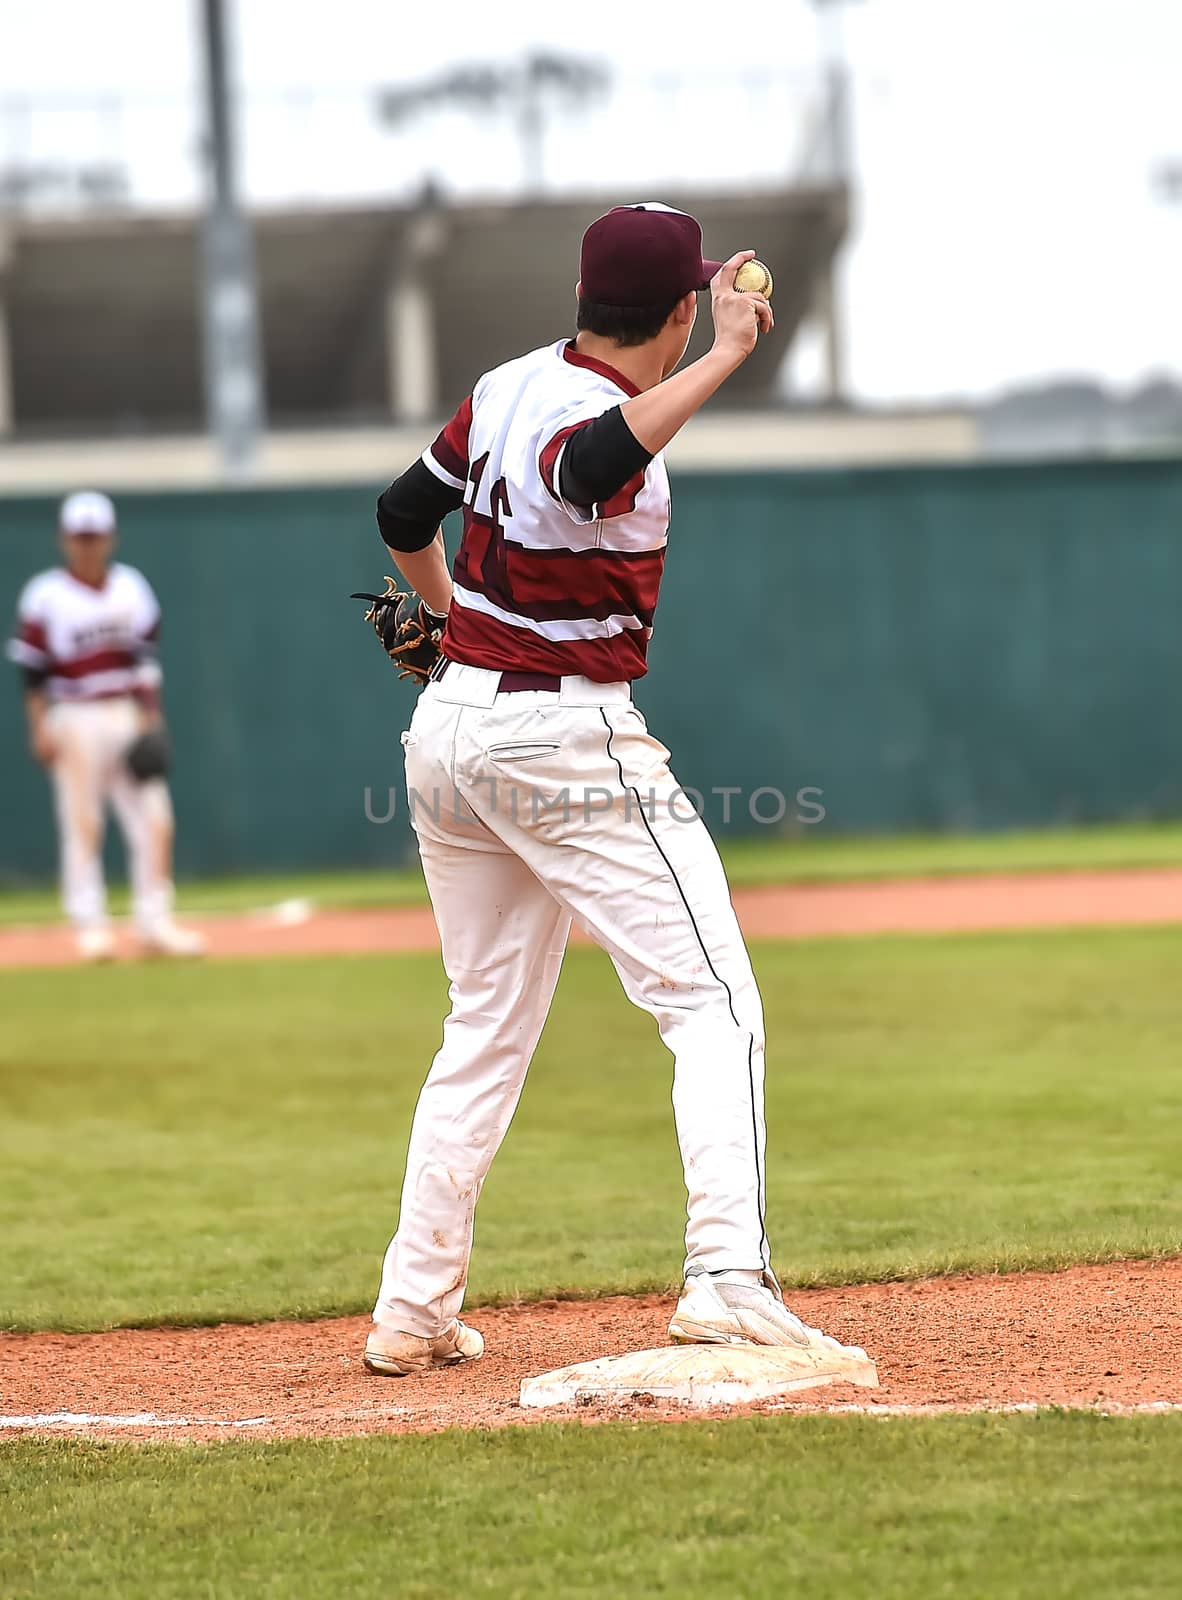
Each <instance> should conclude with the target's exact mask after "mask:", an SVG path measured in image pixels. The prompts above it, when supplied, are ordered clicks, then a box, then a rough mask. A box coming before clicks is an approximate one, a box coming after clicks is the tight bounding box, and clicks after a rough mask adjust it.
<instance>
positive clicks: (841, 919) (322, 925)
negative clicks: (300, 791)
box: [0, 868, 1182, 967]
mask: <svg viewBox="0 0 1182 1600" xmlns="http://www.w3.org/2000/svg"><path fill="white" fill-rule="evenodd" d="M733 898H734V903H735V909H736V911H737V912H738V914H739V921H740V923H741V924H742V927H743V931H744V933H745V934H746V935H747V937H748V938H750V939H809V938H819V937H824V936H827V935H833V934H874V933H956V932H965V931H970V930H972V931H976V930H988V929H996V930H1003V929H1015V928H1043V927H1047V928H1049V927H1087V926H1091V925H1095V924H1105V925H1107V926H1116V925H1136V924H1147V923H1162V922H1182V869H1180V868H1156V869H1146V870H1141V871H1107V872H1059V873H1045V872H1030V873H1012V874H1006V875H1000V874H999V875H993V874H989V875H980V876H973V877H946V878H914V879H892V880H886V881H883V882H873V883H865V882H863V883H825V884H815V883H814V884H776V885H769V886H767V887H765V888H750V889H737V890H736V891H735V894H734V897H733ZM199 925H200V927H201V930H202V932H203V933H204V934H205V935H206V937H207V938H208V940H209V948H210V954H211V955H213V956H217V957H236V956H237V957H250V956H256V957H257V956H284V955H359V954H367V953H371V952H374V951H381V950H390V951H396V950H431V949H434V948H435V947H436V945H437V942H438V939H437V935H436V932H435V922H434V919H433V917H432V915H431V910H430V907H429V906H401V907H398V908H395V909H391V910H388V911H374V910H352V911H349V910H334V909H331V908H324V909H316V908H309V909H308V910H307V911H306V912H300V911H299V910H298V908H287V909H286V910H285V909H284V908H276V909H275V911H274V912H270V913H269V912H267V911H265V910H261V911H259V912H256V913H253V914H248V915H241V916H234V917H204V918H201V919H199ZM576 937H578V936H576ZM76 960H77V956H76V954H75V951H74V945H73V941H72V939H71V937H70V935H69V933H68V931H67V930H66V929H65V928H62V927H60V926H40V925H39V926H36V927H15V928H0V967H25V966H58V965H66V964H69V963H72V962H74V961H76Z"/></svg>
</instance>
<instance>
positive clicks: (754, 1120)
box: [599, 706, 768, 1266]
mask: <svg viewBox="0 0 1182 1600" xmlns="http://www.w3.org/2000/svg"><path fill="white" fill-rule="evenodd" d="M599 715H600V716H601V717H602V718H603V725H604V727H605V728H606V729H607V754H608V759H609V760H610V761H612V762H614V764H615V768H616V771H617V772H618V773H619V775H620V788H621V789H623V791H624V793H625V794H631V795H632V796H633V797H634V798H635V800H636V806H637V810H638V811H639V813H640V820H641V822H642V823H643V824H644V830H645V832H646V833H647V834H648V836H649V838H650V839H651V840H652V842H653V845H654V847H655V848H656V851H657V854H658V855H659V856H660V858H661V860H662V861H663V862H664V863H665V870H666V871H667V872H668V874H669V876H670V877H671V878H672V879H673V886H674V888H675V889H676V890H677V893H678V895H679V897H680V899H681V903H682V905H683V906H684V907H685V914H686V916H687V917H688V918H689V920H690V927H691V928H692V929H693V930H694V938H695V939H696V940H697V941H698V948H699V950H701V952H702V955H703V957H704V958H705V961H706V965H707V966H708V967H709V969H710V975H711V977H712V978H713V979H714V981H715V983H717V984H718V985H719V986H720V987H721V988H722V990H723V991H724V992H725V994H726V1003H727V1006H728V1008H729V1010H730V1014H731V1020H732V1022H733V1023H734V1025H735V1027H736V1028H740V1027H741V1024H740V1022H739V1018H738V1015H737V1014H736V1012H735V997H734V995H733V994H732V992H731V986H730V984H729V983H727V981H726V979H725V978H724V977H723V976H722V974H721V973H720V972H719V971H718V969H717V968H716V967H715V965H714V962H713V961H712V960H711V959H710V952H709V950H707V948H706V941H705V940H704V939H703V938H702V930H701V929H700V928H699V927H698V923H697V919H696V918H695V916H694V913H693V911H692V909H691V907H690V903H689V900H688V899H687V897H686V893H685V890H684V889H683V888H682V887H681V879H680V878H679V877H678V876H677V873H676V871H675V870H674V867H673V863H672V862H671V861H670V860H669V857H668V856H667V855H666V854H665V852H664V850H662V848H661V841H660V840H659V839H658V838H657V836H656V834H655V833H654V832H653V830H652V825H651V824H650V822H649V820H648V818H647V817H646V816H645V813H644V805H643V803H642V801H641V798H640V795H639V794H638V793H637V791H636V789H634V788H633V787H632V785H631V784H629V783H628V781H627V779H626V778H625V777H624V769H623V767H622V766H621V764H620V758H619V757H618V756H617V755H616V753H615V751H614V750H613V749H612V725H611V723H610V722H609V721H608V720H607V712H606V711H604V709H603V707H602V706H600V708H599ZM741 1031H743V1032H745V1033H746V1034H747V1085H748V1088H749V1090H750V1094H751V1136H752V1140H753V1143H754V1150H755V1204H756V1208H757V1210H758V1212H759V1249H760V1254H761V1255H762V1257H763V1263H764V1265H765V1266H767V1264H768V1243H767V1220H766V1217H765V1214H764V1173H763V1164H762V1162H761V1161H760V1159H759V1118H758V1116H757V1115H756V1110H755V1069H754V1065H753V1061H752V1057H753V1055H754V1052H755V1035H754V1034H753V1033H751V1032H750V1030H749V1029H742V1030H741Z"/></svg>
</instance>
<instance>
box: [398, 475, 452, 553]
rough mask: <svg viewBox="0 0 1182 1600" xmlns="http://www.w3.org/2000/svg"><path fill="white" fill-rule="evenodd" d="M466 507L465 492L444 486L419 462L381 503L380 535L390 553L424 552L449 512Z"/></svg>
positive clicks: (447, 484) (401, 478)
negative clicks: (394, 551)
mask: <svg viewBox="0 0 1182 1600" xmlns="http://www.w3.org/2000/svg"><path fill="white" fill-rule="evenodd" d="M463 503H464V493H463V490H462V489H453V488H452V486H451V485H450V484H449V483H443V482H442V481H441V480H440V479H439V478H437V477H436V476H435V474H434V473H433V472H432V471H431V469H430V467H428V466H425V465H424V463H423V462H422V461H416V462H415V464H414V465H413V466H412V467H408V468H407V469H406V471H405V472H404V473H403V474H402V476H401V477H400V478H395V479H394V482H393V483H392V484H391V485H390V487H389V488H388V489H387V490H386V491H385V492H384V493H383V494H382V495H381V496H380V498H379V499H378V532H379V533H380V534H381V536H382V542H383V543H384V544H385V545H386V547H387V549H389V550H403V551H414V550H425V549H426V548H427V546H428V545H429V544H430V543H431V541H432V540H433V539H434V537H435V535H436V533H437V532H438V530H439V524H440V523H441V522H442V521H443V519H444V517H446V516H447V514H448V512H449V511H456V510H458V508H459V507H460V506H462V505H463Z"/></svg>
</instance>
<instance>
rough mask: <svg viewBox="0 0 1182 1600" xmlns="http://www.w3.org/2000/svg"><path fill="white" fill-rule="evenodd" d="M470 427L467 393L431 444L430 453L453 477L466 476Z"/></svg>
mask: <svg viewBox="0 0 1182 1600" xmlns="http://www.w3.org/2000/svg"><path fill="white" fill-rule="evenodd" d="M471 427H472V396H471V395H469V396H468V398H467V399H466V400H465V401H464V403H463V405H461V407H460V409H459V410H458V411H457V412H456V414H455V416H454V417H453V418H452V419H451V421H450V422H449V423H448V425H447V427H446V428H444V429H443V431H442V432H441V433H440V435H439V437H438V438H437V439H436V440H435V442H434V444H433V445H432V446H431V454H432V455H433V456H434V457H435V459H436V461H438V463H439V465H440V466H441V467H442V468H443V470H444V471H445V472H450V473H451V475H452V477H453V478H465V479H466V478H467V476H468V433H469V430H470V429H471Z"/></svg>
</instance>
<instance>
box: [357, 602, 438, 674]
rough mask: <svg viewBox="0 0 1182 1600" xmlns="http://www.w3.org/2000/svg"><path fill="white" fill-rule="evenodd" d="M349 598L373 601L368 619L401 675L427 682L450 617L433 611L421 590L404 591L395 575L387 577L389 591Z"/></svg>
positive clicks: (367, 614) (367, 615)
mask: <svg viewBox="0 0 1182 1600" xmlns="http://www.w3.org/2000/svg"><path fill="white" fill-rule="evenodd" d="M349 598H350V600H368V601H369V602H370V606H369V610H368V611H367V612H366V613H365V620H366V622H372V623H373V631H374V632H375V633H376V634H377V636H378V639H379V641H380V643H381V646H382V649H383V650H384V651H385V652H386V654H387V655H388V656H389V657H390V660H391V661H392V662H393V663H394V665H395V666H396V667H397V668H398V676H399V677H400V678H413V679H414V680H415V682H416V683H426V681H427V679H428V678H429V677H430V676H431V668H432V667H433V666H434V665H435V663H436V662H437V661H438V660H439V656H440V647H439V642H440V640H441V639H442V638H443V625H444V623H445V622H446V621H447V618H446V617H441V616H439V615H438V614H437V613H436V612H434V611H432V610H431V608H430V607H429V606H428V605H426V604H425V602H424V601H422V600H420V599H419V597H418V595H417V594H405V593H403V591H402V590H401V589H399V587H398V585H397V584H396V583H395V582H394V579H393V578H387V579H386V592H385V594H352V595H350V596H349Z"/></svg>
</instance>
